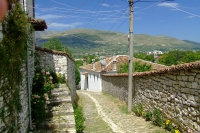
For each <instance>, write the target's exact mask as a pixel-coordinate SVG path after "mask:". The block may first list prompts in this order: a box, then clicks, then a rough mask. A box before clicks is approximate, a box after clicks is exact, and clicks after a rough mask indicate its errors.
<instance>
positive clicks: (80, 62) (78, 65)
mask: <svg viewBox="0 0 200 133" xmlns="http://www.w3.org/2000/svg"><path fill="white" fill-rule="evenodd" d="M75 64H76V67H78V68H79V67H80V66H82V65H83V61H82V60H77V61H75Z"/></svg>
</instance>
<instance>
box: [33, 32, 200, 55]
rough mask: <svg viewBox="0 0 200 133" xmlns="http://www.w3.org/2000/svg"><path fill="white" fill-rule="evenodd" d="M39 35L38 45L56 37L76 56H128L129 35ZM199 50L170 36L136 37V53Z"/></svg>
mask: <svg viewBox="0 0 200 133" xmlns="http://www.w3.org/2000/svg"><path fill="white" fill-rule="evenodd" d="M40 34H41V36H40V35H39V34H38V35H37V40H36V43H37V45H40V46H41V45H42V44H43V43H44V42H46V41H48V40H49V39H50V38H53V37H56V38H59V39H60V41H61V42H62V43H63V44H64V45H66V46H67V47H68V49H69V50H70V51H71V52H72V53H74V54H81V53H83V54H84V53H93V52H100V53H101V54H103V53H107V54H127V51H128V39H127V35H126V34H124V33H120V32H107V31H100V30H89V29H74V30H68V31H64V32H48V33H45V34H46V36H45V35H44V34H42V33H40ZM176 49H177V50H199V49H200V44H199V43H195V42H192V41H186V40H185V41H182V40H178V39H176V38H173V37H169V36H149V35H146V34H136V35H134V52H147V51H153V50H161V51H164V52H165V51H171V50H176Z"/></svg>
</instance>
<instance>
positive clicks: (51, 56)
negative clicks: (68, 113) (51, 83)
mask: <svg viewBox="0 0 200 133" xmlns="http://www.w3.org/2000/svg"><path fill="white" fill-rule="evenodd" d="M35 50H36V51H35V52H36V55H38V57H39V61H40V66H41V67H42V68H44V69H49V70H51V71H54V72H56V73H60V74H64V75H65V78H66V80H67V81H68V83H69V86H70V88H71V96H72V101H73V100H74V99H75V98H76V88H75V61H74V59H73V58H72V57H71V56H70V55H69V54H67V53H66V52H59V51H55V50H50V49H46V48H41V47H37V46H36V47H35Z"/></svg>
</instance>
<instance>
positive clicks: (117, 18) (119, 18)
mask: <svg viewBox="0 0 200 133" xmlns="http://www.w3.org/2000/svg"><path fill="white" fill-rule="evenodd" d="M127 7H128V6H127ZM127 7H126V8H127ZM125 11H127V10H125ZM123 13H124V12H122V13H121V15H120V16H119V17H118V18H117V20H116V21H115V23H114V24H113V25H112V26H111V28H110V29H109V30H108V32H107V33H109V32H110V31H111V29H112V28H113V27H114V25H115V24H116V23H117V21H118V20H119V19H120V18H121V16H122V15H123ZM106 36H107V34H106V35H105V37H106Z"/></svg>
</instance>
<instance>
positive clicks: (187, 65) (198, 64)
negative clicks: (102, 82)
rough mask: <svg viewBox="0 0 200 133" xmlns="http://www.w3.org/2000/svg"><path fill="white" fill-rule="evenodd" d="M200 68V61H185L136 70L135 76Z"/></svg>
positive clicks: (121, 75) (124, 74) (116, 75)
mask: <svg viewBox="0 0 200 133" xmlns="http://www.w3.org/2000/svg"><path fill="white" fill-rule="evenodd" d="M198 68H200V61H196V62H190V63H184V64H181V65H172V66H169V67H167V68H163V69H160V70H153V71H148V72H134V73H133V76H134V77H142V76H151V75H157V74H164V73H165V74H166V73H172V72H175V71H177V70H190V69H198ZM102 76H107V77H108V76H109V77H124V76H128V73H121V74H103V75H102Z"/></svg>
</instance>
